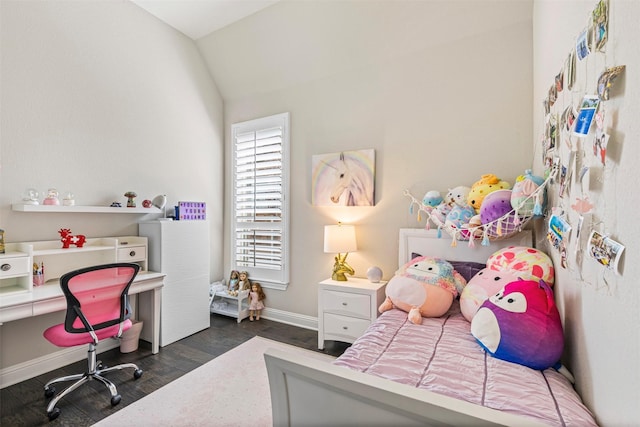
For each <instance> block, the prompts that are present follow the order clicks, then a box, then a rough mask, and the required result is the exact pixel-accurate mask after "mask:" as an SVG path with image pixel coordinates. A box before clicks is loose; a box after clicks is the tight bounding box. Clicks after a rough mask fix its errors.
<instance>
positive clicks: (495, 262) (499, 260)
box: [487, 246, 555, 286]
mask: <svg viewBox="0 0 640 427" xmlns="http://www.w3.org/2000/svg"><path fill="white" fill-rule="evenodd" d="M487 268H490V269H492V270H497V271H515V272H517V273H518V276H519V277H521V278H523V279H528V280H536V281H537V280H544V281H545V283H547V284H548V285H549V286H553V278H554V274H555V272H554V269H553V261H551V258H549V256H548V255H547V254H545V253H544V252H542V251H540V250H538V249H535V248H530V247H527V246H509V247H507V248H503V249H499V250H497V251H496V252H494V253H493V254H492V255H491V256H490V257H489V259H488V260H487Z"/></svg>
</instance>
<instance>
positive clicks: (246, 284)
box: [238, 271, 251, 291]
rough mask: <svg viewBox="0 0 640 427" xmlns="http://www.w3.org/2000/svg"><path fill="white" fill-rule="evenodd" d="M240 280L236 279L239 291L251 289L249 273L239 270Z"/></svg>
mask: <svg viewBox="0 0 640 427" xmlns="http://www.w3.org/2000/svg"><path fill="white" fill-rule="evenodd" d="M239 278H240V280H239V281H238V290H239V291H248V290H249V289H251V280H249V273H247V272H246V271H241V272H240V276H239Z"/></svg>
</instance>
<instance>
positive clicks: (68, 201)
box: [62, 191, 76, 206]
mask: <svg viewBox="0 0 640 427" xmlns="http://www.w3.org/2000/svg"><path fill="white" fill-rule="evenodd" d="M75 204H76V198H75V196H74V195H73V193H72V192H71V191H67V193H66V194H65V195H64V198H63V199H62V205H63V206H74V205H75Z"/></svg>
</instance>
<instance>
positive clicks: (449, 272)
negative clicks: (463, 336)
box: [378, 257, 467, 324]
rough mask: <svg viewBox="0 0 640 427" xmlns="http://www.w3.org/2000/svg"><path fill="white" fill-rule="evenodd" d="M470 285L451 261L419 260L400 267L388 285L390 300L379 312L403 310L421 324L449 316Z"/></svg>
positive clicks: (423, 258) (410, 319) (413, 260)
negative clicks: (459, 297)
mask: <svg viewBox="0 0 640 427" xmlns="http://www.w3.org/2000/svg"><path fill="white" fill-rule="evenodd" d="M466 284H467V282H466V280H465V279H464V278H463V277H462V276H461V275H460V273H458V272H457V271H456V270H455V269H454V268H453V266H452V265H451V264H450V263H449V262H448V261H445V260H443V259H439V258H431V257H417V258H414V259H412V260H411V261H409V262H408V263H406V264H405V265H403V266H402V267H400V269H398V271H397V272H396V274H395V275H394V276H393V277H392V278H391V280H390V281H389V283H387V287H386V288H385V293H386V299H385V300H384V302H383V303H382V304H380V307H379V308H378V311H380V313H383V312H385V311H387V310H391V309H392V308H399V309H400V310H402V311H406V312H407V313H408V317H409V321H411V322H412V323H414V324H420V323H422V318H423V317H439V316H442V315H443V314H445V313H446V312H447V311H448V310H449V308H450V307H451V304H452V303H453V299H454V298H455V297H457V296H458V294H459V293H460V292H462V289H463V288H464V286H465V285H466Z"/></svg>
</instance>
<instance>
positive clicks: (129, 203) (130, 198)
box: [124, 191, 138, 208]
mask: <svg viewBox="0 0 640 427" xmlns="http://www.w3.org/2000/svg"><path fill="white" fill-rule="evenodd" d="M124 197H126V198H127V207H128V208H135V207H136V202H135V200H133V199H134V198H135V197H138V195H137V194H136V193H135V192H134V191H127V192H126V193H124Z"/></svg>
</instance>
